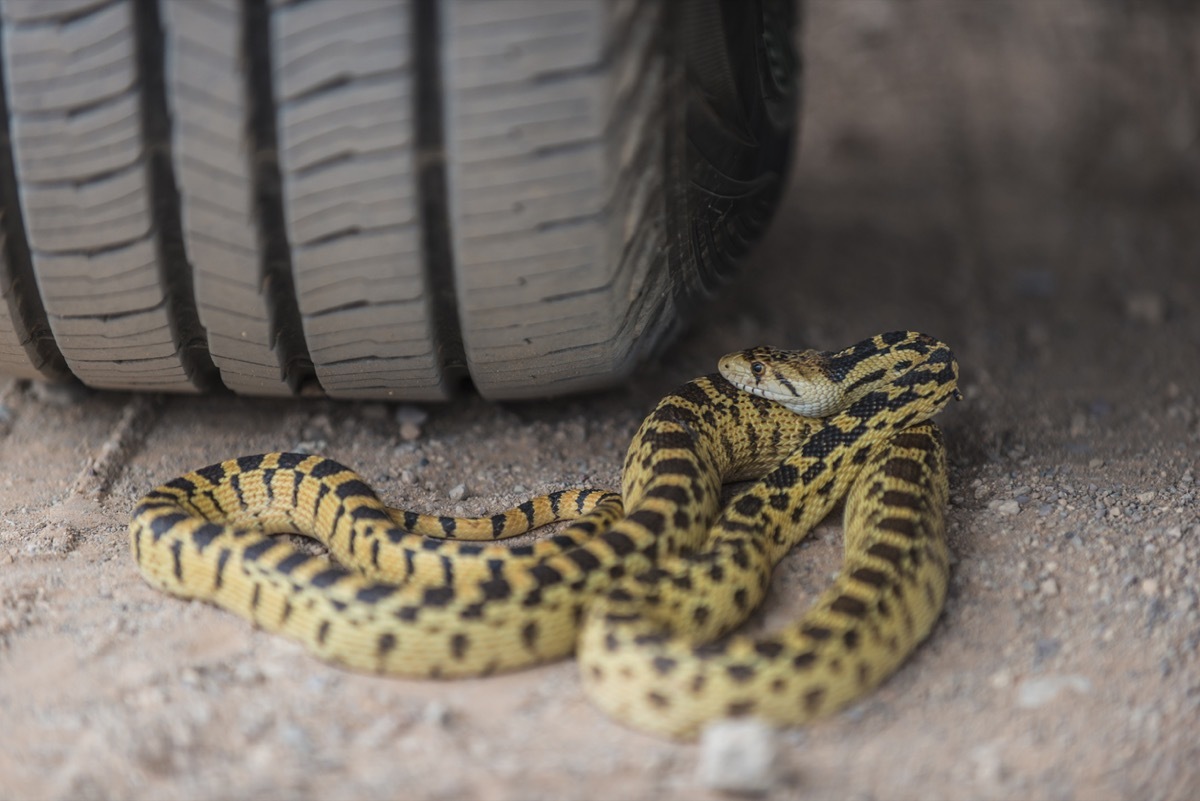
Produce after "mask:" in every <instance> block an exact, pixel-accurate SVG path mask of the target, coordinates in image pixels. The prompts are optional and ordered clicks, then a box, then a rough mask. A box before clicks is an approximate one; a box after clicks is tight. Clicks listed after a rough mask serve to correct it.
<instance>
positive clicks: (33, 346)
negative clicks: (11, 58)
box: [0, 19, 71, 378]
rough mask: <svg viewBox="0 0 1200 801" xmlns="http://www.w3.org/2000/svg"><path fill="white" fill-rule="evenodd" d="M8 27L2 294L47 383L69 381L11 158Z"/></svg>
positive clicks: (0, 111) (1, 162)
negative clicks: (43, 293) (35, 271)
mask: <svg viewBox="0 0 1200 801" xmlns="http://www.w3.org/2000/svg"><path fill="white" fill-rule="evenodd" d="M4 42H5V35H4V21H3V20H2V19H0V208H2V209H3V213H2V214H0V226H2V227H3V235H4V258H3V260H2V264H0V292H2V293H3V295H4V302H5V303H7V304H8V313H9V321H10V322H11V324H12V329H13V334H14V335H15V336H16V337H17V339H18V343H17V344H19V345H20V347H21V349H22V350H24V352H25V356H26V358H28V359H29V362H30V364H31V365H32V366H33V369H34V370H36V371H37V372H38V373H40V374H42V375H43V376H45V377H47V378H66V377H68V376H70V375H71V371H70V370H69V369H68V367H67V361H66V359H65V358H63V355H62V351H61V350H59V348H58V343H57V342H55V340H54V332H53V331H52V330H51V329H50V321H49V318H48V317H47V315H46V307H45V304H43V303H42V296H41V294H40V293H39V291H38V285H37V280H36V279H35V277H34V274H33V256H32V255H31V254H30V250H29V238H28V235H27V232H26V229H25V215H24V212H23V210H22V207H21V196H20V193H19V192H18V191H17V186H18V183H17V170H16V162H15V158H14V155H13V144H12V131H11V129H10V125H9V120H11V119H12V115H11V113H10V112H9V104H8V81H9V78H8V76H7V74H6V73H7V60H6V58H5V53H4V49H3V48H4Z"/></svg>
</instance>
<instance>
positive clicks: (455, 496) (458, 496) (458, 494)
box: [446, 484, 467, 501]
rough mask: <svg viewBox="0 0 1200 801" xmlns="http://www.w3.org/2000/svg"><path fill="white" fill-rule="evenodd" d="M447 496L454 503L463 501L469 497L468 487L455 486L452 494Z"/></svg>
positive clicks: (451, 490) (451, 489)
mask: <svg viewBox="0 0 1200 801" xmlns="http://www.w3.org/2000/svg"><path fill="white" fill-rule="evenodd" d="M446 496H447V497H448V498H449V499H450V500H452V501H461V500H462V499H463V498H465V497H467V487H466V485H465V484H455V485H454V486H453V487H451V488H450V492H448V493H446Z"/></svg>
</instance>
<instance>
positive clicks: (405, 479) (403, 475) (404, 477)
mask: <svg viewBox="0 0 1200 801" xmlns="http://www.w3.org/2000/svg"><path fill="white" fill-rule="evenodd" d="M400 483H401V484H416V483H417V477H416V476H414V475H413V472H412V471H411V470H401V471H400Z"/></svg>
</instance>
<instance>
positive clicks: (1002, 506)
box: [996, 498, 1021, 517]
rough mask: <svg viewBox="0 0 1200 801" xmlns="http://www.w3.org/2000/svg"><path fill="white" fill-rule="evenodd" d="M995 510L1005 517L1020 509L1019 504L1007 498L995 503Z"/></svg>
mask: <svg viewBox="0 0 1200 801" xmlns="http://www.w3.org/2000/svg"><path fill="white" fill-rule="evenodd" d="M996 511H997V512H998V513H1000V514H1002V515H1004V516H1005V517H1011V516H1013V515H1015V514H1017V513H1018V512H1020V511H1021V504H1020V503H1018V502H1017V501H1016V500H1015V499H1013V498H1009V499H1008V500H1006V501H1000V503H998V504H996Z"/></svg>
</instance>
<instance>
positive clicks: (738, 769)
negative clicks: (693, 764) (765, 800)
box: [698, 718, 778, 795]
mask: <svg viewBox="0 0 1200 801" xmlns="http://www.w3.org/2000/svg"><path fill="white" fill-rule="evenodd" d="M777 750H778V743H777V741H776V733H775V729H774V728H772V727H771V726H770V725H769V724H767V723H765V722H763V721H761V720H758V719H756V718H747V719H739V720H719V721H716V722H714V723H711V724H709V725H708V726H707V727H705V729H704V732H703V734H701V735H700V763H699V767H698V774H699V779H700V782H701V783H702V784H703V785H704V786H706V787H709V788H712V789H714V790H720V791H722V792H726V793H738V794H743V795H761V794H763V793H766V792H767V791H768V790H770V789H771V784H772V783H773V782H774V779H775V755H776V752H777Z"/></svg>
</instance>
